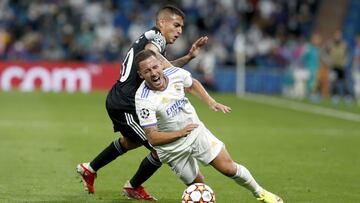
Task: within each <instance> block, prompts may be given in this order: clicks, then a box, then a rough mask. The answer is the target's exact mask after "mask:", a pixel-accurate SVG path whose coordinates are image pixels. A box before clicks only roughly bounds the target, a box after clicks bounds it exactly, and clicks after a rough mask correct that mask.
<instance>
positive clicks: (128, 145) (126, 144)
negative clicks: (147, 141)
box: [120, 137, 141, 151]
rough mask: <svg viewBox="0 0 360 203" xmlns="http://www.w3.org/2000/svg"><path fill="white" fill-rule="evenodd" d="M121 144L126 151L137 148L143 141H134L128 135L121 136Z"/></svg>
mask: <svg viewBox="0 0 360 203" xmlns="http://www.w3.org/2000/svg"><path fill="white" fill-rule="evenodd" d="M120 144H121V146H122V147H123V148H124V149H125V150H126V151H129V150H132V149H136V148H138V147H140V146H141V143H138V142H134V141H132V140H130V139H129V138H127V137H122V138H120Z"/></svg>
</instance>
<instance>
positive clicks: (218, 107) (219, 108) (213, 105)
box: [209, 101, 231, 113]
mask: <svg viewBox="0 0 360 203" xmlns="http://www.w3.org/2000/svg"><path fill="white" fill-rule="evenodd" d="M209 108H210V109H211V110H213V111H215V112H217V111H222V112H223V113H230V112H231V108H230V107H228V106H225V105H224V104H220V103H218V102H216V101H213V102H211V103H210V104H209Z"/></svg>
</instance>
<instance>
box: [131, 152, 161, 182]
mask: <svg viewBox="0 0 360 203" xmlns="http://www.w3.org/2000/svg"><path fill="white" fill-rule="evenodd" d="M160 167H161V162H160V160H158V159H156V158H154V157H153V156H152V154H151V153H150V154H149V155H148V156H147V157H145V158H144V160H143V161H142V162H141V164H140V166H139V169H138V170H137V171H136V173H135V175H134V176H133V177H132V179H131V180H130V184H131V186H133V187H134V188H137V187H139V186H140V185H141V184H142V183H144V182H145V181H146V180H147V179H149V178H150V177H151V176H152V175H153V174H154V173H155V171H156V170H158V169H159V168H160Z"/></svg>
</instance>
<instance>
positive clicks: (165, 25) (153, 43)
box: [76, 5, 208, 200]
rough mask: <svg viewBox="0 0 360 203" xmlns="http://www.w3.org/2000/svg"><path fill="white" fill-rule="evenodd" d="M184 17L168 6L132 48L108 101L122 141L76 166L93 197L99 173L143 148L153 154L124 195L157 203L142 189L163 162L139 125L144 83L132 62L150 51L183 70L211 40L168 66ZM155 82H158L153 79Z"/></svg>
mask: <svg viewBox="0 0 360 203" xmlns="http://www.w3.org/2000/svg"><path fill="white" fill-rule="evenodd" d="M184 20H185V15H184V13H183V12H182V11H181V10H179V9H178V8H176V7H174V6H171V5H169V6H165V7H163V8H161V9H160V10H159V11H158V12H157V14H156V26H155V27H153V28H152V29H150V30H148V31H147V32H145V33H144V34H142V35H141V36H140V37H139V38H138V39H137V40H136V41H135V42H134V43H133V44H132V46H131V48H130V49H129V51H128V52H127V54H126V57H125V59H124V61H123V64H122V66H121V75H120V79H119V80H118V81H117V82H116V83H115V84H114V85H113V86H112V88H111V90H110V91H109V93H108V96H107V98H106V110H107V112H108V114H109V117H110V119H111V120H112V122H113V126H114V131H115V132H118V131H119V132H120V133H121V134H122V135H123V137H121V138H118V139H116V140H114V141H113V142H112V143H111V144H110V145H109V146H108V147H106V148H105V149H104V150H103V151H102V152H101V153H100V154H99V155H97V156H96V157H95V158H94V159H93V160H92V161H91V162H89V163H80V164H78V165H77V167H76V169H77V172H78V173H79V174H80V175H81V177H82V180H83V184H84V186H85V189H86V190H87V191H88V192H89V193H94V192H95V190H94V180H95V178H96V172H97V171H98V170H99V169H100V168H102V167H103V166H105V165H107V164H108V163H110V162H111V161H113V160H114V159H116V158H117V157H118V156H120V155H122V154H124V153H126V152H127V151H129V150H131V149H135V148H137V147H139V146H141V145H144V146H145V147H147V148H148V149H149V150H150V151H151V152H150V154H149V155H148V156H147V157H145V158H144V159H143V161H142V162H141V164H140V166H139V169H138V170H137V172H136V173H135V175H134V176H133V178H132V179H130V181H128V182H127V183H125V185H124V187H123V193H124V195H126V196H127V197H128V198H131V199H138V200H156V198H154V197H152V196H151V195H150V194H149V193H147V192H146V191H145V189H144V187H143V186H142V185H141V184H142V183H144V182H145V181H146V180H147V179H148V178H150V177H151V176H152V174H154V172H155V171H156V170H157V169H159V168H160V166H161V162H160V160H159V159H158V157H157V154H156V152H155V150H154V149H153V148H152V146H151V145H150V144H149V143H148V141H147V139H146V136H145V133H144V131H143V129H142V128H141V126H140V125H139V120H138V118H137V115H136V111H135V93H136V90H137V88H138V87H139V85H140V83H141V82H142V79H140V77H139V75H138V73H137V67H135V66H134V64H133V60H134V57H135V55H136V54H137V53H138V52H140V51H142V50H143V49H151V50H153V51H154V52H156V53H157V54H158V56H159V57H160V58H161V59H162V62H163V63H166V64H168V65H167V66H166V67H169V63H171V64H172V65H173V66H176V67H182V66H184V65H185V64H186V63H188V62H189V61H190V60H191V59H193V58H195V57H196V56H197V55H198V53H199V49H200V48H201V47H202V46H203V45H204V44H206V43H207V40H208V38H207V37H206V36H205V37H200V38H199V39H198V40H197V41H196V42H194V43H193V44H192V46H191V49H190V50H189V53H188V54H187V55H185V56H183V57H181V58H179V59H177V60H175V61H171V62H169V61H168V60H167V59H166V58H165V57H164V55H165V47H166V45H167V44H173V43H174V42H175V41H176V39H177V38H178V37H180V35H181V34H182V29H183V26H184ZM154 80H156V78H155V79H154Z"/></svg>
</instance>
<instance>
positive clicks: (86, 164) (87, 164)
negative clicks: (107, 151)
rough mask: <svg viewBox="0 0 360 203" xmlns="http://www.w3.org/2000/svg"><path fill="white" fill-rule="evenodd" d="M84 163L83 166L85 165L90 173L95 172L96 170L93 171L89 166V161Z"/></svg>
mask: <svg viewBox="0 0 360 203" xmlns="http://www.w3.org/2000/svg"><path fill="white" fill-rule="evenodd" d="M84 165H85V167H87V169H88V170H89V171H90V172H91V173H96V172H95V171H94V169H93V168H92V167H91V166H90V163H85V164H84Z"/></svg>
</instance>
